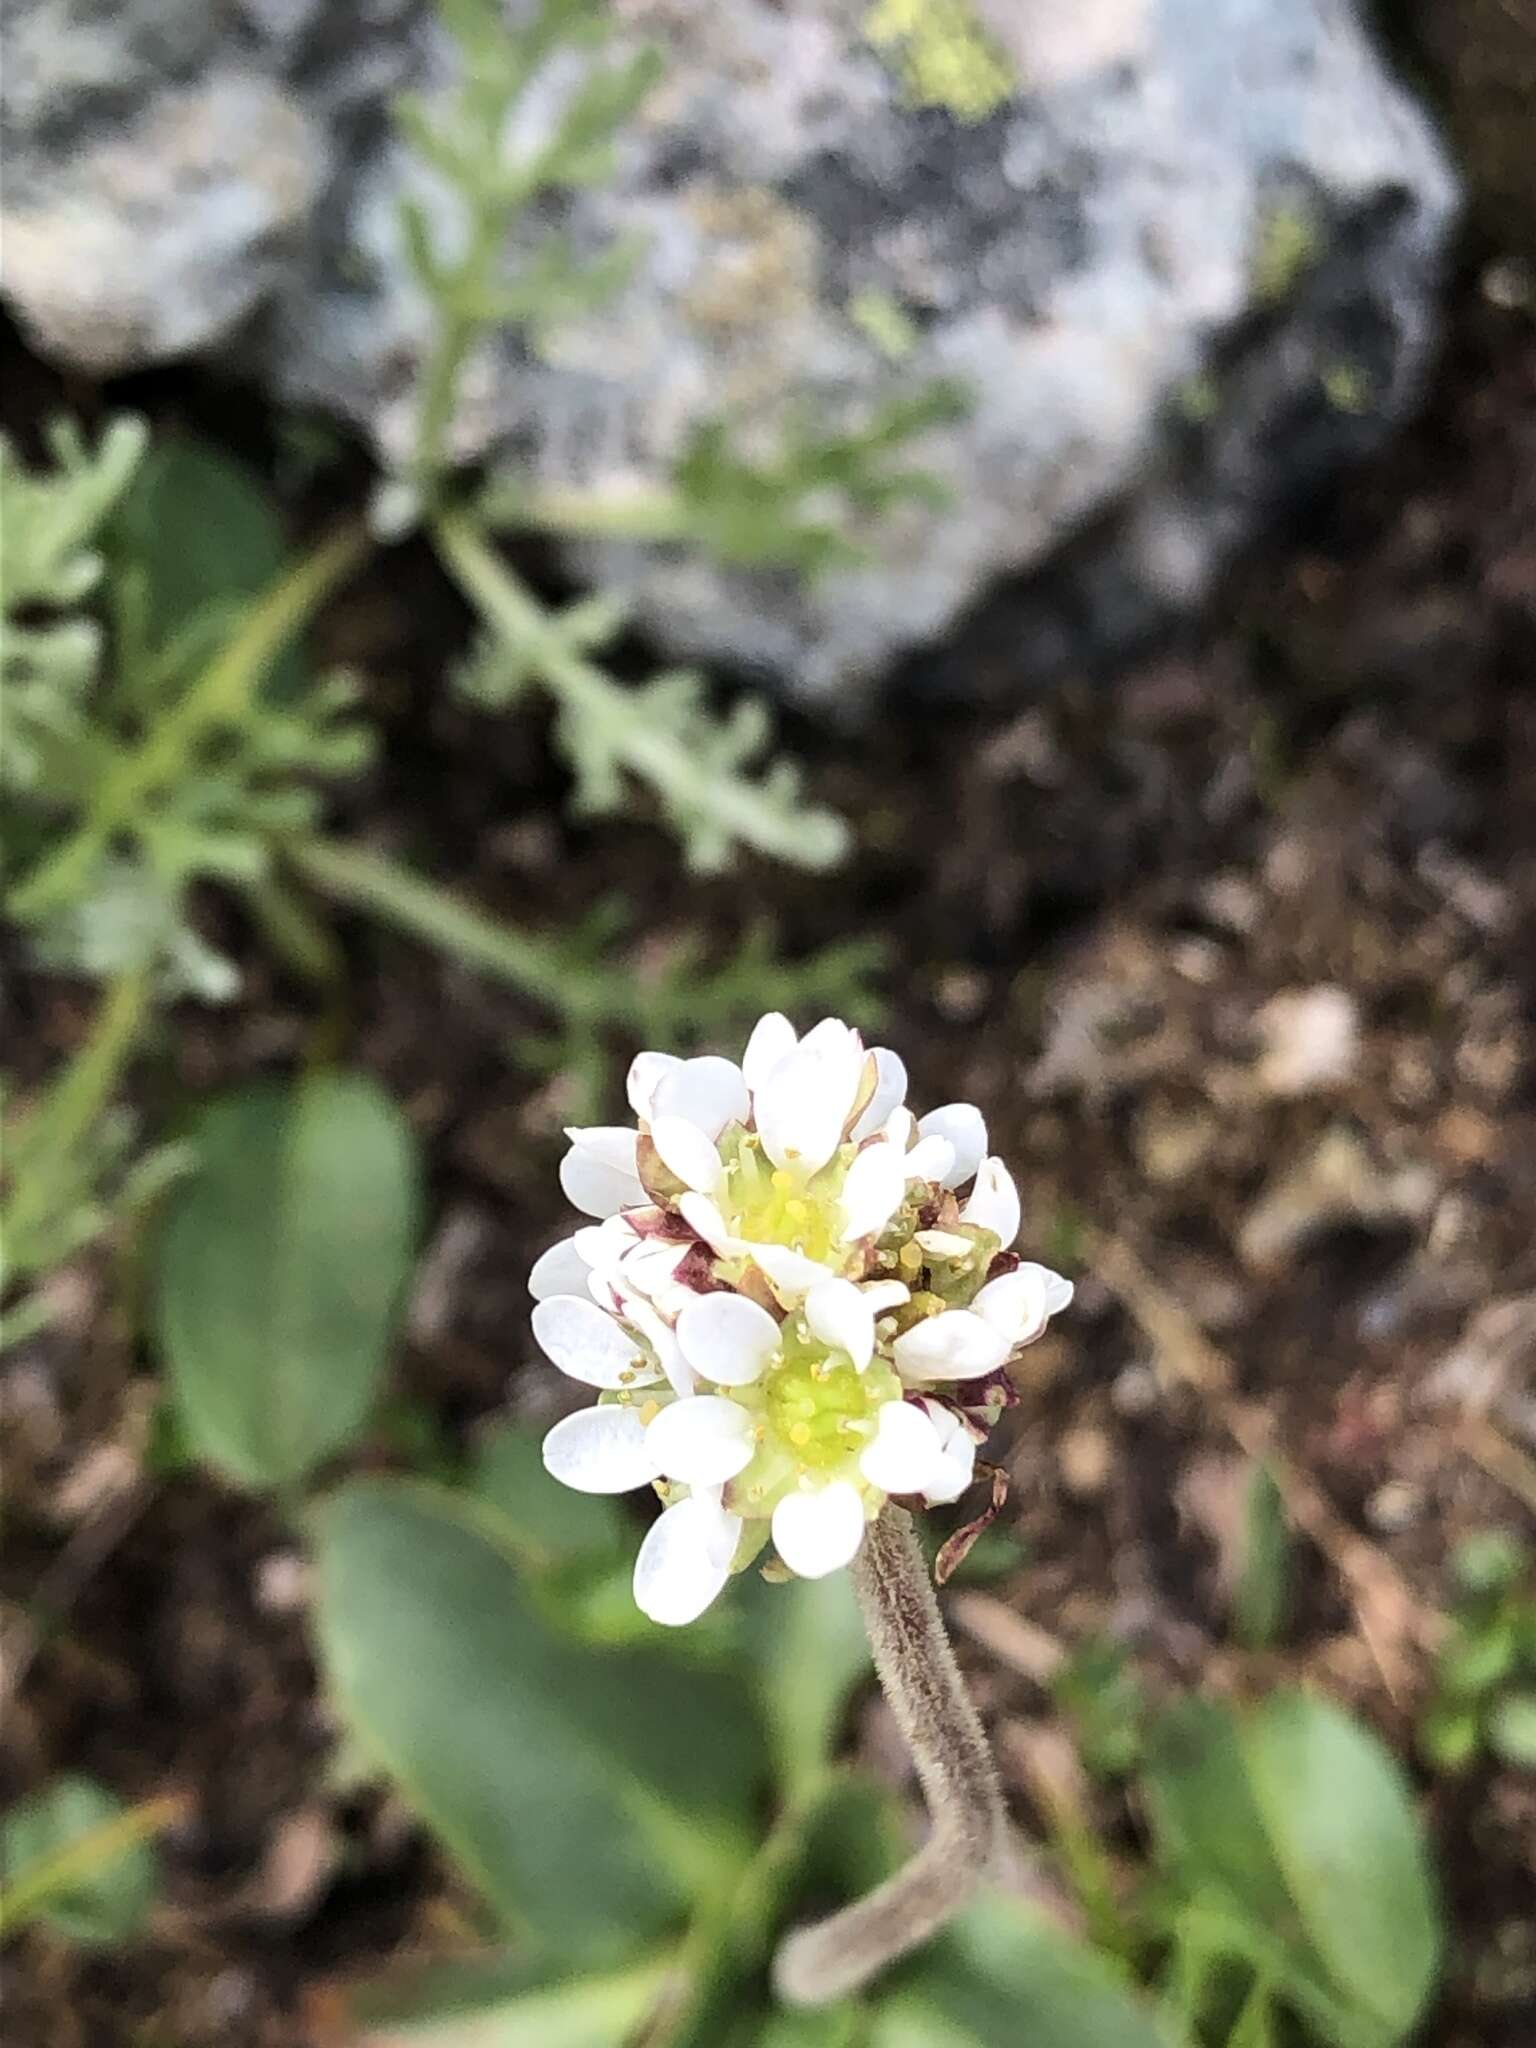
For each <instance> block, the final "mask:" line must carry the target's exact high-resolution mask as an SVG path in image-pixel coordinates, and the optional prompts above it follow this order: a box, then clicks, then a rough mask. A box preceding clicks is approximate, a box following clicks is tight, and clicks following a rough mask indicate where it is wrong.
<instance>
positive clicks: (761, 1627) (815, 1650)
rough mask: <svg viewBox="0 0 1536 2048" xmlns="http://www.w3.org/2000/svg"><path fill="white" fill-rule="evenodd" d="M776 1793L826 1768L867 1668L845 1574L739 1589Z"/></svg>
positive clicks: (790, 1792)
mask: <svg viewBox="0 0 1536 2048" xmlns="http://www.w3.org/2000/svg"><path fill="white" fill-rule="evenodd" d="M741 1593H742V1604H743V1606H747V1605H748V1604H749V1603H750V1612H749V1613H748V1615H747V1616H746V1626H747V1629H748V1631H749V1634H750V1640H751V1643H752V1647H753V1650H754V1652H755V1662H756V1665H757V1669H758V1672H759V1674H760V1676H759V1680H758V1685H759V1693H760V1696H761V1699H762V1702H763V1709H764V1714H765V1717H766V1719H767V1722H768V1732H769V1739H770V1741H771V1742H772V1745H773V1750H774V1758H775V1762H776V1764H777V1766H778V1774H779V1781H780V1789H781V1793H782V1796H783V1797H784V1798H785V1799H794V1798H797V1797H799V1796H800V1795H801V1794H802V1793H803V1792H804V1791H805V1790H806V1788H807V1787H808V1786H809V1785H810V1784H811V1783H812V1782H813V1781H814V1780H815V1779H816V1777H817V1776H818V1775H819V1774H820V1772H821V1771H822V1770H824V1769H825V1767H826V1765H827V1762H828V1759H829V1757H830V1754H831V1748H832V1742H833V1738H834V1736H835V1735H836V1733H837V1725H838V1721H839V1719H840V1717H841V1715H842V1712H843V1709H844V1707H845V1706H846V1705H847V1701H848V1695H849V1693H850V1692H851V1691H852V1689H853V1687H854V1686H855V1685H856V1684H857V1683H858V1682H859V1680H860V1679H861V1678H863V1677H865V1676H866V1675H867V1673H868V1672H869V1670H870V1653H869V1638H868V1637H867V1636H866V1635H865V1633H864V1624H863V1622H862V1621H861V1620H860V1619H859V1610H858V1605H857V1603H856V1601H855V1600H854V1597H853V1587H852V1585H851V1583H850V1581H849V1578H848V1575H847V1573H846V1572H834V1573H832V1574H831V1576H830V1577H828V1578H824V1579H796V1580H795V1581H794V1582H793V1583H792V1584H790V1585H785V1586H765V1585H763V1584H762V1583H761V1582H760V1581H759V1582H757V1583H756V1584H754V1585H751V1586H750V1587H748V1586H746V1585H743V1587H742V1589H741Z"/></svg>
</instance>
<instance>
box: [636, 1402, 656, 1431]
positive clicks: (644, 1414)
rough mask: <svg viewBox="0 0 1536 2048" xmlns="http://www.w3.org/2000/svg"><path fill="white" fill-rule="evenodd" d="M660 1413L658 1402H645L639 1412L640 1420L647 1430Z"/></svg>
mask: <svg viewBox="0 0 1536 2048" xmlns="http://www.w3.org/2000/svg"><path fill="white" fill-rule="evenodd" d="M660 1413H661V1403H660V1402H659V1401H647V1402H646V1403H645V1405H644V1406H643V1407H642V1408H641V1410H640V1420H641V1421H642V1422H643V1423H644V1424H645V1426H646V1428H647V1429H649V1428H650V1426H651V1424H652V1423H653V1422H654V1421H655V1420H656V1418H657V1416H658V1415H659V1414H660Z"/></svg>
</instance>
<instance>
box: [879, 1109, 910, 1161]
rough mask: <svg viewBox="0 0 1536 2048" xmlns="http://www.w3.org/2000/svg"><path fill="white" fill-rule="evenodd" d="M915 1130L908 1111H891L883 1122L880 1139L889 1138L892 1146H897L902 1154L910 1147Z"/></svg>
mask: <svg viewBox="0 0 1536 2048" xmlns="http://www.w3.org/2000/svg"><path fill="white" fill-rule="evenodd" d="M916 1129H917V1125H916V1123H915V1122H914V1121H913V1117H912V1112H911V1110H910V1109H893V1110H892V1111H891V1113H890V1115H889V1116H888V1117H887V1118H886V1120H885V1129H884V1131H883V1132H882V1133H881V1135H882V1137H886V1138H889V1139H890V1141H891V1143H892V1144H893V1145H899V1146H900V1147H901V1149H902V1151H903V1152H906V1151H909V1150H910V1149H911V1145H912V1134H913V1132H914V1131H915V1130H916Z"/></svg>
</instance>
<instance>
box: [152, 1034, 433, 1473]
mask: <svg viewBox="0 0 1536 2048" xmlns="http://www.w3.org/2000/svg"><path fill="white" fill-rule="evenodd" d="M193 1144H194V1147H195V1151H196V1157H197V1162H198V1167H197V1171H196V1173H195V1174H194V1175H193V1176H192V1177H191V1178H190V1179H189V1180H188V1181H187V1182H186V1183H185V1184H184V1186H183V1187H182V1188H181V1190H180V1193H179V1196H178V1199H177V1201H176V1204H175V1206H174V1208H173V1210H172V1212H171V1215H170V1218H169V1221H168V1223H167V1226H166V1230H165V1233H164V1235H163V1237H162V1239H161V1243H160V1253H159V1272H158V1286H157V1299H156V1307H157V1321H158V1326H159V1335H160V1343H161V1346H162V1349H163V1350H164V1352H165V1356H166V1359H167V1361H168V1363H169V1366H170V1374H171V1383H172V1386H173V1388H174V1391H175V1395H176V1400H177V1403H178V1406H179V1409H180V1414H181V1421H182V1426H183V1429H184V1432H185V1436H186V1440H187V1443H188V1445H189V1447H190V1448H191V1449H192V1450H193V1451H195V1452H196V1453H197V1455H198V1456H200V1457H203V1458H206V1459H208V1460H209V1461H210V1462H211V1463H213V1464H215V1465H217V1466H218V1467H220V1469H221V1470H223V1471H224V1472H226V1473H227V1474H228V1475H229V1476H230V1477H231V1478H233V1479H236V1480H238V1481H240V1482H241V1483H242V1484H243V1485H247V1486H256V1487H281V1486H291V1485H293V1484H295V1483H296V1482H297V1481H299V1480H301V1479H303V1478H304V1477H305V1476H306V1475H307V1474H308V1473H309V1472H311V1471H313V1469H314V1468H315V1466H316V1465H318V1464H319V1463H320V1462H321V1460H322V1459H324V1458H327V1457H329V1456H330V1455H331V1454H332V1453H333V1452H335V1451H337V1450H339V1449H341V1447H342V1446H343V1445H344V1444H345V1443H346V1442H347V1440H348V1439H349V1438H350V1437H351V1436H352V1435H353V1434H354V1433H355V1432H356V1430H357V1429H358V1428H359V1427H360V1426H361V1425H362V1423H363V1422H364V1421H365V1419H366V1418H367V1416H368V1413H369V1410H370V1409H371V1408H372V1406H373V1404H374V1401H375V1399H376V1397H377V1395H378V1391H379V1384H380V1381H381V1379H382V1377H383V1374H384V1370H385V1366H386V1364H387V1361H388V1355H389V1346H390V1341H391V1338H392V1336H393V1334H394V1329H395V1323H396V1318H397V1313H398V1309H399V1304H400V1299H401V1295H402V1292H403V1288H404V1284H405V1280H406V1278H407V1275H408V1273H409V1271H410V1264H411V1256H412V1251H413V1248H414V1245H415V1241H416V1230H417V1215H418V1207H419V1203H418V1192H417V1188H418V1171H417V1162H416V1149H415V1142H414V1140H413V1138H412V1135H411V1132H410V1130H409V1128H408V1126H407V1125H406V1123H405V1120H404V1118H403V1117H402V1116H401V1115H400V1113H399V1111H398V1110H397V1109H396V1108H395V1106H394V1105H393V1103H391V1102H390V1100H389V1098H388V1097H387V1096H385V1095H384V1094H383V1093H382V1092H381V1091H380V1090H379V1089H378V1088H377V1087H376V1086H375V1084H374V1083H373V1082H372V1081H370V1080H368V1079H367V1078H365V1077H364V1076H361V1075H349V1074H321V1075H316V1076H313V1077H312V1078H309V1079H306V1080H303V1081H299V1082H296V1083H293V1084H286V1083H281V1082H270V1081H263V1082H258V1083H256V1084H255V1085H253V1086H251V1087H248V1088H243V1089H241V1090H240V1091H239V1092H238V1093H237V1094H234V1095H230V1096H225V1097H223V1098H222V1099H221V1100H219V1101H217V1102H215V1103H213V1104H212V1105H211V1106H210V1107H209V1108H208V1109H207V1110H206V1111H205V1112H204V1114H203V1116H202V1117H201V1119H200V1121H199V1123H198V1125H197V1127H196V1129H195V1131H194V1132H193Z"/></svg>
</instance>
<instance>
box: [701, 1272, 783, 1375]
mask: <svg viewBox="0 0 1536 2048" xmlns="http://www.w3.org/2000/svg"><path fill="white" fill-rule="evenodd" d="M677 1341H678V1343H679V1344H680V1345H681V1346H682V1349H683V1356H684V1357H685V1358H686V1359H687V1361H688V1363H689V1364H690V1365H691V1366H692V1367H693V1369H694V1371H695V1372H696V1373H697V1374H698V1376H699V1378H700V1379H701V1380H712V1381H713V1382H714V1384H715V1385H716V1386H717V1387H746V1386H750V1385H751V1384H752V1382H753V1381H754V1380H756V1379H761V1377H762V1375H763V1369H764V1367H765V1366H766V1365H767V1363H768V1361H769V1359H770V1358H771V1357H772V1356H773V1354H774V1352H775V1351H777V1350H778V1348H779V1326H778V1324H777V1323H776V1322H775V1321H774V1319H773V1317H772V1316H771V1315H769V1313H768V1311H767V1309H765V1308H760V1307H759V1306H758V1304H757V1303H756V1302H755V1301H748V1300H747V1299H746V1298H745V1296H743V1295H740V1294H723V1293H716V1294H698V1295H695V1296H694V1298H693V1300H692V1301H690V1302H689V1304H688V1306H687V1307H686V1308H685V1309H684V1310H683V1312H682V1314H681V1315H680V1316H679V1317H678V1319H677Z"/></svg>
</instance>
